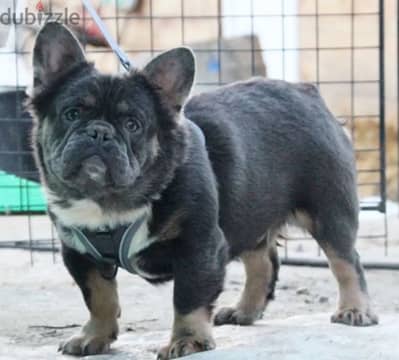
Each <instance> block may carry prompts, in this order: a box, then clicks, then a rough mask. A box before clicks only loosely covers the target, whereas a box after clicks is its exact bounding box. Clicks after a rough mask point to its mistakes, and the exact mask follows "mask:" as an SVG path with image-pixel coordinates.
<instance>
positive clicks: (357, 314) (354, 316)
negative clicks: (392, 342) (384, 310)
mask: <svg viewBox="0 0 399 360" xmlns="http://www.w3.org/2000/svg"><path fill="white" fill-rule="evenodd" d="M331 322H333V323H339V324H345V325H351V326H371V325H376V324H378V316H377V315H376V314H374V313H373V312H372V311H371V310H366V311H361V310H358V309H339V310H338V311H337V312H336V313H335V314H334V315H332V316H331Z"/></svg>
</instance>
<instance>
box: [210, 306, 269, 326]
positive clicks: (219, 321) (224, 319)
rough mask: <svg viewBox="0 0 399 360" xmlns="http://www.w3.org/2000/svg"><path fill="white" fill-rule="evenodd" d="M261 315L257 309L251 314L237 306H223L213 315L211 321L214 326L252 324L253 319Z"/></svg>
mask: <svg viewBox="0 0 399 360" xmlns="http://www.w3.org/2000/svg"><path fill="white" fill-rule="evenodd" d="M261 317H262V312H261V311H257V312H254V313H251V314H247V313H246V312H244V311H243V310H241V309H239V308H233V307H225V308H221V309H220V310H219V312H218V313H217V314H216V315H215V318H214V319H213V323H214V324H215V325H216V326H220V325H226V324H232V325H242V326H245V325H252V324H253V323H254V321H255V320H258V319H260V318H261Z"/></svg>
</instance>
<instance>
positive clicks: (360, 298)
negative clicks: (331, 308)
mask: <svg viewBox="0 0 399 360" xmlns="http://www.w3.org/2000/svg"><path fill="white" fill-rule="evenodd" d="M332 209H334V210H333V211H332ZM306 223H307V229H308V230H309V232H310V233H311V234H312V235H313V236H314V238H315V239H316V240H317V242H318V243H319V245H320V246H321V248H322V249H323V251H324V253H325V254H326V256H327V259H328V262H329V265H330V268H331V270H332V272H333V274H334V276H335V278H336V280H337V282H338V287H339V299H338V309H337V311H336V312H335V314H334V315H333V316H332V317H331V321H332V322H334V323H342V324H346V325H352V326H369V325H374V324H377V323H378V317H377V316H376V315H375V314H374V313H373V311H372V310H371V307H370V299H369V295H368V291H367V283H366V279H365V276H364V271H363V267H362V265H361V263H360V258H359V255H358V253H357V251H356V250H355V240H356V234H357V211H348V209H345V210H344V209H342V208H340V207H339V206H338V207H336V208H334V204H330V207H329V208H327V207H326V208H324V209H320V211H318V212H317V215H316V216H314V217H313V219H311V218H310V216H308V221H306Z"/></svg>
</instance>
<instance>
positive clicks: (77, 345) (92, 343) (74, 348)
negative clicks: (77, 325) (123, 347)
mask: <svg viewBox="0 0 399 360" xmlns="http://www.w3.org/2000/svg"><path fill="white" fill-rule="evenodd" d="M111 342H112V341H111V340H110V339H109V338H107V337H101V336H88V335H84V334H79V335H75V336H72V337H71V338H70V339H68V340H67V341H65V342H62V343H61V344H60V346H59V348H58V351H61V352H62V353H63V354H68V355H75V356H85V355H98V354H104V353H106V352H108V351H109V348H110V344H111Z"/></svg>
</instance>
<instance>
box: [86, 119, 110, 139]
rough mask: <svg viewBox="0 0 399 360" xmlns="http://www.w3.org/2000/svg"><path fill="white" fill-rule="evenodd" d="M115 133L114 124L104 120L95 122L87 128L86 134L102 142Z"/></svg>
mask: <svg viewBox="0 0 399 360" xmlns="http://www.w3.org/2000/svg"><path fill="white" fill-rule="evenodd" d="M114 133H115V131H114V129H113V128H112V126H111V125H109V124H107V123H104V122H93V123H91V124H89V125H88V126H87V128H86V134H87V135H88V136H89V137H91V138H93V139H94V140H96V141H97V142H100V143H103V142H106V141H109V140H111V139H112V138H113V137H114Z"/></svg>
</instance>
